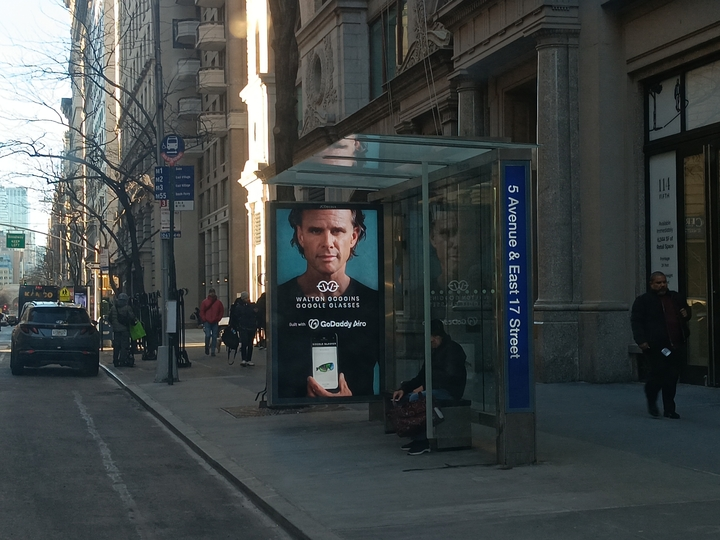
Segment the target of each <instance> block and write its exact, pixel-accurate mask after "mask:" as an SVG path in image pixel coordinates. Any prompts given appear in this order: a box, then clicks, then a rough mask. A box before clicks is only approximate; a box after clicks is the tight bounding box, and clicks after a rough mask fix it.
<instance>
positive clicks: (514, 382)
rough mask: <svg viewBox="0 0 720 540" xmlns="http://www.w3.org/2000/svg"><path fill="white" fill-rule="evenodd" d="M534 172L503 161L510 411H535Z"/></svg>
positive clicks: (505, 326) (505, 337)
mask: <svg viewBox="0 0 720 540" xmlns="http://www.w3.org/2000/svg"><path fill="white" fill-rule="evenodd" d="M529 186H530V172H529V166H528V165H527V164H526V163H523V162H512V161H507V162H503V163H502V171H501V193H500V198H501V205H500V234H501V237H502V247H501V257H502V265H503V269H502V273H503V278H502V279H503V286H502V297H503V319H504V320H503V321H502V325H503V338H502V339H503V352H504V356H505V358H504V364H505V389H504V390H505V412H508V413H511V412H533V406H534V399H533V380H534V379H533V361H532V358H533V356H532V340H533V333H532V331H533V326H532V325H533V300H532V258H531V252H530V249H531V246H530V242H531V239H532V236H531V232H530V187H529Z"/></svg>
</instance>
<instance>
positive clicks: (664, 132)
mask: <svg viewBox="0 0 720 540" xmlns="http://www.w3.org/2000/svg"><path fill="white" fill-rule="evenodd" d="M647 90H648V139H649V140H651V141H654V140H655V139H660V138H662V137H667V136H668V135H675V134H676V133H680V111H681V110H682V107H681V106H680V77H671V78H669V79H665V80H664V81H662V82H660V83H656V84H653V85H651V86H650V87H649V88H648V89H647Z"/></svg>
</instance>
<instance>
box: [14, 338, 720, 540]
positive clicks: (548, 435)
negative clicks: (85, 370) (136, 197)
mask: <svg viewBox="0 0 720 540" xmlns="http://www.w3.org/2000/svg"><path fill="white" fill-rule="evenodd" d="M5 336H7V334H5V332H4V331H3V332H2V333H1V334H0V340H2V339H3V338H4V337H5ZM0 350H6V349H3V348H2V346H1V345H0ZM188 354H189V356H190V359H191V361H192V367H190V368H185V369H182V370H180V371H179V375H180V381H179V382H177V383H176V384H174V385H172V386H170V385H168V384H166V383H156V382H154V380H155V375H156V362H143V361H138V362H137V363H136V367H134V368H114V367H113V366H112V363H111V359H110V356H109V354H108V353H105V355H104V356H103V360H102V364H103V370H102V371H101V374H100V376H99V377H97V378H92V379H88V378H82V377H76V376H74V375H68V374H66V372H65V371H62V370H58V369H46V370H43V371H41V372H38V373H36V374H34V375H32V374H28V375H27V376H24V377H11V376H10V375H9V371H10V370H9V367H8V365H7V361H8V360H7V354H6V353H0V410H1V411H2V412H0V415H1V416H0V421H1V422H2V425H3V427H2V428H0V451H2V452H3V457H4V459H3V465H2V466H0V467H1V469H0V497H1V498H0V503H1V505H0V512H1V513H0V538H1V539H3V540H4V539H5V538H21V539H24V538H38V537H42V538H78V539H90V538H98V537H99V536H98V535H97V531H98V530H100V529H102V530H103V531H105V530H111V531H112V535H109V536H108V535H107V534H105V533H104V532H103V537H109V538H202V539H204V538H209V539H213V538H243V539H244V538H280V537H282V536H281V533H280V532H279V531H278V530H277V529H276V528H273V527H272V525H271V524H268V522H267V521H264V520H263V519H262V517H261V516H259V515H258V513H256V512H249V513H248V511H247V510H246V508H247V506H248V504H247V502H245V501H244V499H242V498H241V497H240V496H238V495H237V493H236V492H234V491H232V489H231V488H230V487H229V486H228V484H225V483H224V482H223V481H221V480H219V479H218V477H217V476H215V475H216V473H214V472H211V470H210V469H209V467H212V468H213V470H215V471H217V474H221V475H223V476H224V477H225V478H227V479H228V480H229V482H232V485H233V486H235V487H240V488H241V489H243V490H245V491H244V492H245V493H246V494H247V496H248V497H249V498H250V500H251V501H252V502H253V503H255V504H257V505H258V506H259V507H260V508H262V509H263V511H265V512H267V513H268V515H270V516H272V518H273V519H274V520H276V521H278V522H279V523H282V524H283V526H284V527H286V528H287V530H289V531H290V532H291V533H292V534H293V535H294V536H296V537H298V538H302V539H304V540H307V539H312V540H338V539H348V540H349V539H353V540H386V539H393V540H418V539H422V540H436V539H442V540H446V539H450V540H456V539H457V540H466V539H470V538H482V539H483V540H495V539H497V540H507V539H517V540H606V539H608V538H613V539H614V540H638V539H643V540H677V539H679V538H683V539H685V538H687V539H691V540H695V539H698V540H703V539H711V538H713V539H714V538H720V516H719V515H718V513H717V511H716V509H717V508H718V505H720V480H719V478H720V459H718V457H717V448H719V447H720V414H719V412H718V411H720V390H719V389H715V388H706V387H700V386H689V385H680V388H679V391H678V411H679V412H680V414H681V415H682V419H681V420H668V419H662V418H660V419H653V418H651V417H650V416H649V415H648V414H647V412H646V410H645V405H644V398H643V394H642V386H641V385H640V384H638V383H629V384H606V385H593V384H585V383H569V384H538V385H536V392H537V420H538V425H537V427H538V434H537V440H538V463H537V465H534V466H528V467H517V468H514V469H511V470H504V469H501V468H498V467H497V466H496V465H495V459H494V431H493V430H490V429H488V428H483V427H481V426H478V425H474V426H473V446H474V448H473V449H472V450H465V451H459V452H432V453H430V454H424V455H422V456H417V457H411V456H407V455H405V453H404V452H402V451H401V450H400V448H399V446H400V444H401V443H402V442H403V441H402V440H400V439H399V438H398V437H397V436H396V435H386V434H384V432H383V429H382V425H381V424H380V423H379V422H370V421H368V412H367V408H366V407H364V406H362V405H353V406H347V407H339V408H327V409H323V408H319V409H316V410H312V409H310V410H306V411H304V413H302V414H300V413H298V412H297V411H295V412H294V413H293V411H286V412H287V413H292V414H279V413H278V411H267V410H265V412H264V413H263V410H259V409H258V404H257V402H256V401H255V396H256V394H257V392H258V390H262V388H263V386H264V381H265V367H266V358H265V351H261V350H258V349H255V356H254V357H253V360H254V361H255V362H256V364H257V365H256V366H255V367H254V368H243V367H241V366H240V365H239V360H238V361H236V362H235V363H234V364H233V365H228V363H227V357H226V355H225V353H224V352H223V353H222V354H220V355H218V356H216V357H212V358H211V357H207V356H205V355H204V354H203V348H202V333H201V332H200V331H198V330H190V331H189V332H188ZM108 375H110V377H108ZM112 379H115V381H116V382H114V381H113V380H112ZM121 388H124V389H125V390H126V391H125V390H122V389H121ZM28 396H32V398H31V399H30V398H28ZM130 396H132V397H130ZM20 400H22V407H17V406H16V405H13V403H19V402H20ZM140 404H142V406H143V408H141V405H140ZM146 410H149V411H150V412H151V413H152V415H154V416H155V417H156V418H157V419H158V420H159V421H161V422H162V423H163V425H164V426H166V427H159V424H158V423H156V422H155V421H154V420H152V419H151V418H150V414H148V413H146V412H145V411H146ZM306 413H314V414H306ZM18 417H20V418H21V421H18V420H17V418H18ZM28 426H32V429H29V428H28ZM166 428H167V429H169V430H171V431H172V432H173V433H174V434H176V435H177V437H178V438H180V439H182V440H183V441H185V442H186V443H187V444H189V445H191V446H192V447H193V448H194V449H195V450H196V451H197V452H198V454H199V455H200V456H202V458H203V459H204V460H205V462H206V463H207V464H208V466H205V465H201V464H199V463H198V461H197V459H196V458H194V457H191V455H190V454H188V452H187V451H186V450H185V449H184V447H183V446H181V445H180V444H179V442H177V441H176V440H173V439H172V438H171V437H170V436H169V435H168V432H167V431H166ZM166 501H167V502H166ZM86 506H89V507H91V508H92V509H91V510H90V511H84V510H83V508H84V507H86ZM267 525H269V526H270V528H269V529H265V531H266V532H263V528H264V527H265V526H267ZM246 530H247V532H246ZM41 533H42V534H41Z"/></svg>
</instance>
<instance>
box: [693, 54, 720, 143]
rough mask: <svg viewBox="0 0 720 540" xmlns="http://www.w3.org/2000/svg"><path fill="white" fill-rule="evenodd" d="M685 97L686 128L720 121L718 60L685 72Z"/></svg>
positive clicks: (719, 67)
mask: <svg viewBox="0 0 720 540" xmlns="http://www.w3.org/2000/svg"><path fill="white" fill-rule="evenodd" d="M685 97H686V100H687V114H686V121H685V123H686V127H687V129H695V128H698V127H701V126H707V125H710V124H714V123H716V122H720V60H719V61H717V62H713V63H712V64H708V65H707V66H702V67H700V68H697V69H693V70H691V71H688V72H687V74H686V75H685Z"/></svg>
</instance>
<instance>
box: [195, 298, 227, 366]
mask: <svg viewBox="0 0 720 540" xmlns="http://www.w3.org/2000/svg"><path fill="white" fill-rule="evenodd" d="M223 315H225V307H224V306H223V303H222V302H221V301H220V300H219V299H218V297H217V294H215V289H210V290H209V291H208V295H207V298H206V299H205V300H203V301H202V303H201V304H200V320H201V321H202V323H203V329H204V330H205V354H206V355H208V354H209V355H210V356H215V351H216V350H217V338H218V323H219V322H220V319H222V318H223Z"/></svg>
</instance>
